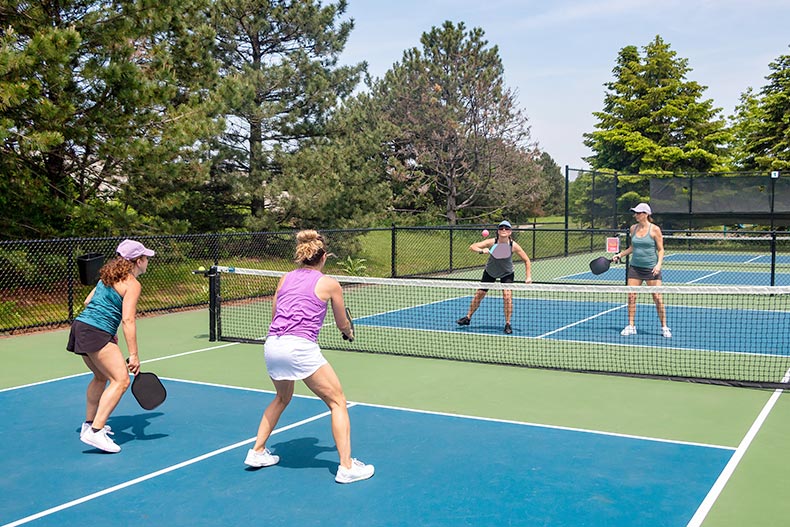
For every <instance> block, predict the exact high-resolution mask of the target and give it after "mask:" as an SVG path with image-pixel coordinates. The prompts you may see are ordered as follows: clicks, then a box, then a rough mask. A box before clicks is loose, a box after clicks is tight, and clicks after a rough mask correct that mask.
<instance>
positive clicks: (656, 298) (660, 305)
mask: <svg viewBox="0 0 790 527" xmlns="http://www.w3.org/2000/svg"><path fill="white" fill-rule="evenodd" d="M647 285H649V286H659V285H661V280H648V281H647ZM653 302H655V304H656V311H657V312H658V320H660V321H661V327H662V328H664V327H667V310H666V307H664V299H663V298H662V297H661V293H653Z"/></svg>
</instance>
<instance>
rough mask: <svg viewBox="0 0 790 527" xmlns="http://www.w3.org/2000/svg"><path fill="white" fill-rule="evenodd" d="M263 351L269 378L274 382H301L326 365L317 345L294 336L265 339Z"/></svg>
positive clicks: (272, 336)
mask: <svg viewBox="0 0 790 527" xmlns="http://www.w3.org/2000/svg"><path fill="white" fill-rule="evenodd" d="M263 351H264V353H263V356H264V358H265V359H266V369H267V370H269V377H271V378H272V379H274V380H275V381H301V380H302V379H306V378H307V377H309V376H311V375H312V374H314V373H315V372H316V371H317V370H318V368H320V367H321V366H323V365H324V364H326V363H327V360H326V359H325V358H324V356H323V355H322V354H321V348H319V347H318V344H316V343H315V342H312V341H310V340H307V339H305V338H302V337H296V336H294V335H283V336H282V337H278V336H275V335H271V336H269V337H266V342H265V343H264V344H263Z"/></svg>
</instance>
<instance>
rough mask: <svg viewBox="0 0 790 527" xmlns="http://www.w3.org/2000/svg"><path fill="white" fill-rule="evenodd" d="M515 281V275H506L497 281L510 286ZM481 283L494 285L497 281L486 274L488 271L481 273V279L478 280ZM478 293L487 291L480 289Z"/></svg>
mask: <svg viewBox="0 0 790 527" xmlns="http://www.w3.org/2000/svg"><path fill="white" fill-rule="evenodd" d="M515 279H516V273H510V274H506V275H505V276H503V277H501V278H500V279H499V281H500V282H501V283H503V284H512V283H513V281H514V280H515ZM480 281H481V282H491V283H494V282H496V281H497V279H496V278H494V277H493V276H491V275H490V274H488V271H485V270H484V271H483V278H481V279H480ZM480 291H488V289H480Z"/></svg>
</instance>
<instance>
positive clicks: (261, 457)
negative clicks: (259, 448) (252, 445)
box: [244, 448, 280, 468]
mask: <svg viewBox="0 0 790 527" xmlns="http://www.w3.org/2000/svg"><path fill="white" fill-rule="evenodd" d="M279 462H280V456H275V455H272V453H271V452H269V449H268V448H264V449H263V452H256V451H255V450H253V449H249V450H248V451H247V457H246V458H245V459H244V464H245V465H249V466H251V467H255V468H261V467H270V466H272V465H276V464H277V463H279Z"/></svg>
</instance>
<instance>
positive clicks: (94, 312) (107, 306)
mask: <svg viewBox="0 0 790 527" xmlns="http://www.w3.org/2000/svg"><path fill="white" fill-rule="evenodd" d="M116 252H117V256H116V257H115V258H114V259H112V260H111V261H109V262H107V263H106V264H105V265H104V266H103V267H102V268H101V271H100V272H99V276H100V280H99V283H97V284H96V287H94V288H93V290H92V291H91V292H90V294H89V295H88V297H87V298H86V299H85V309H84V310H83V311H82V313H80V315H79V316H78V317H77V318H76V319H75V320H74V323H73V324H72V325H71V331H70V332H69V342H68V344H67V345H66V349H67V350H69V351H71V352H73V353H75V354H77V355H80V356H81V357H82V360H83V361H84V362H85V365H86V366H87V367H88V368H89V369H90V370H91V371H92V372H93V378H92V379H91V381H90V382H89V383H88V390H87V395H86V408H85V422H84V423H83V424H82V428H81V430H80V440H81V441H82V442H83V443H86V444H88V445H91V446H93V447H95V448H98V449H99V450H103V451H105V452H120V450H121V447H120V446H118V445H117V444H116V443H115V441H113V440H112V439H111V438H110V437H109V436H110V435H112V431H111V429H110V427H109V426H107V420H108V419H109V417H110V414H111V413H112V412H113V410H115V407H116V406H117V405H118V403H119V402H120V400H121V397H122V396H123V394H124V393H125V392H126V390H127V389H128V388H129V373H130V372H131V373H133V374H135V375H136V374H137V372H138V371H139V370H140V358H139V357H138V354H137V326H136V323H135V317H136V315H137V300H138V299H139V298H140V291H141V287H140V282H138V281H137V277H138V276H140V275H141V274H143V273H144V272H145V271H146V270H147V269H148V257H149V256H153V255H154V251H152V250H150V249H146V248H145V246H143V244H142V243H140V242H137V241H134V240H124V241H122V242H121V243H120V245H118V248H117V249H116ZM119 326H122V327H123V336H124V339H125V340H126V347H127V349H128V350H129V359H128V364H127V362H125V361H124V357H123V353H122V352H121V348H120V347H118V337H117V335H116V333H117V332H118V327H119Z"/></svg>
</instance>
